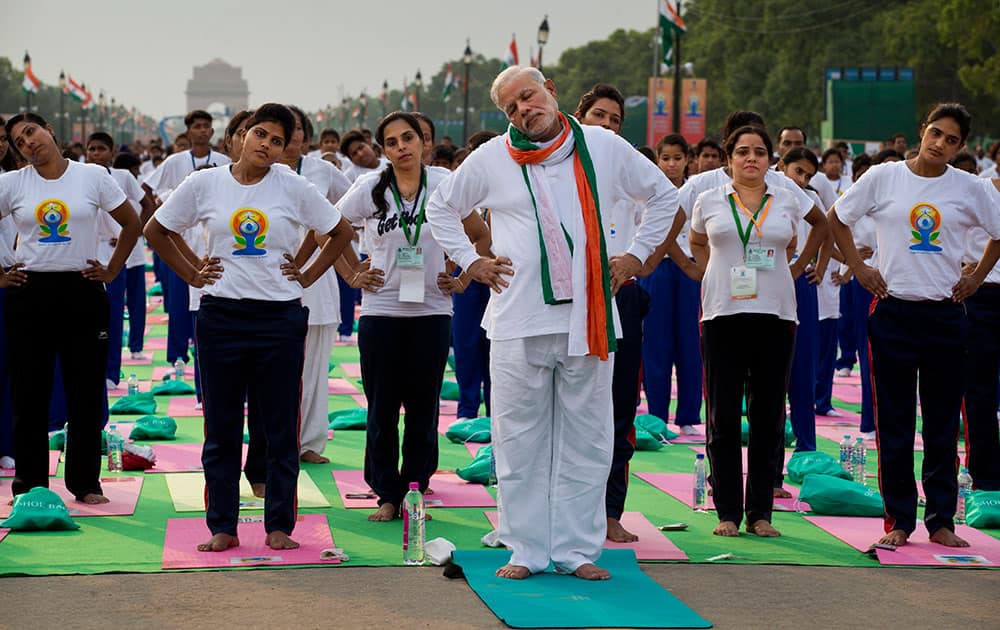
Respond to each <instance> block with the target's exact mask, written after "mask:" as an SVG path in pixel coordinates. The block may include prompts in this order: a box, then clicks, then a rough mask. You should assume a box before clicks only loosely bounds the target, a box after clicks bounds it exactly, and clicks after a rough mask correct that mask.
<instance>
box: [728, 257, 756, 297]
mask: <svg viewBox="0 0 1000 630" xmlns="http://www.w3.org/2000/svg"><path fill="white" fill-rule="evenodd" d="M729 295H730V297H731V298H732V299H734V300H752V299H754V298H756V297H757V270H756V269H754V268H752V267H746V266H742V265H741V266H739V267H732V268H731V269H730V270H729Z"/></svg>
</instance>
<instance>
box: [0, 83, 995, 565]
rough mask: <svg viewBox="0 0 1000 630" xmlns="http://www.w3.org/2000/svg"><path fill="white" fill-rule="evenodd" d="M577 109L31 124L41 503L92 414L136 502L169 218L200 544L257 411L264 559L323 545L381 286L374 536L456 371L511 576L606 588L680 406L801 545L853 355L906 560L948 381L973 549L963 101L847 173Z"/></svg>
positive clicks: (14, 346)
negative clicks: (835, 386)
mask: <svg viewBox="0 0 1000 630" xmlns="http://www.w3.org/2000/svg"><path fill="white" fill-rule="evenodd" d="M556 94H557V92H556V87H555V85H554V84H553V83H552V81H551V80H548V79H546V78H545V77H544V76H543V75H542V73H541V72H540V71H539V70H537V69H535V68H522V67H518V66H513V67H510V68H507V69H506V70H504V71H503V72H501V73H500V74H499V75H498V76H497V77H496V79H495V80H494V82H493V85H492V88H491V93H490V96H491V99H492V100H493V102H494V104H495V105H496V106H497V107H498V108H499V109H500V110H501V111H502V112H503V113H504V114H505V115H506V117H507V119H508V121H509V123H510V124H509V126H508V128H507V131H506V132H505V133H503V134H497V133H494V132H480V133H477V134H475V135H473V136H472V137H471V138H469V139H468V141H467V143H466V145H465V146H455V145H454V144H453V143H452V141H451V139H450V138H442V139H441V140H440V142H439V141H438V139H437V138H436V134H435V128H434V122H433V121H432V120H431V119H429V118H428V117H427V116H424V115H422V114H420V113H418V112H411V113H407V112H393V113H391V114H388V115H387V116H385V117H383V119H382V120H381V121H380V122H379V124H378V127H377V129H376V130H375V131H374V133H373V132H372V131H371V130H368V129H364V128H361V129H352V130H349V131H346V132H345V133H343V135H341V133H339V132H338V131H337V130H334V129H324V130H322V131H321V132H320V133H319V134H318V135H317V134H316V130H314V129H313V126H312V123H311V122H310V120H309V118H308V117H307V116H306V115H305V114H304V113H303V112H302V110H300V109H299V108H298V107H295V106H293V105H282V104H277V103H265V104H263V105H260V106H259V107H257V108H256V109H254V110H250V111H241V112H237V113H236V114H235V115H233V116H232V117H231V119H230V120H229V123H228V127H227V128H226V130H225V133H224V134H223V137H222V138H219V139H216V141H215V142H214V143H213V137H212V136H213V127H212V123H213V119H212V116H211V115H210V114H208V113H206V112H203V111H200V110H195V111H192V112H190V113H189V114H188V115H187V116H186V117H185V119H184V123H185V126H186V131H185V132H184V133H182V134H180V135H178V136H177V137H175V138H173V139H172V144H171V145H170V146H168V147H165V148H164V147H163V146H162V144H161V143H159V142H151V143H149V144H148V145H144V144H142V143H138V142H137V143H135V144H134V145H132V146H127V145H123V146H121V147H120V148H118V149H117V150H116V143H115V140H114V139H113V138H112V137H111V136H110V135H108V134H107V133H105V132H102V131H98V132H95V133H93V134H91V135H90V136H89V137H88V138H87V139H86V143H85V144H82V145H74V146H70V147H67V148H66V149H65V150H64V149H62V148H61V147H60V146H59V145H58V144H57V142H56V141H55V138H54V134H53V133H52V128H51V126H50V125H49V124H48V123H47V122H46V121H45V120H44V119H43V118H41V117H40V116H38V115H36V114H33V113H22V114H18V115H15V116H13V117H12V118H11V119H10V120H7V121H5V123H4V126H3V131H0V134H3V135H2V136H0V171H2V172H3V174H2V175H0V263H2V266H3V272H2V274H0V300H2V301H3V308H0V316H2V317H3V318H4V324H3V335H2V339H3V342H4V345H5V349H6V352H5V354H4V356H3V361H2V363H3V365H2V370H0V379H2V381H3V384H2V386H3V388H4V389H3V390H2V391H3V392H4V394H3V398H2V399H3V403H4V408H3V410H2V413H3V415H2V416H0V456H3V458H2V459H0V464H2V465H3V466H4V467H6V468H13V467H14V464H15V461H16V476H15V478H14V482H13V491H14V493H15V494H20V493H23V492H25V491H27V490H29V489H30V488H32V487H35V486H45V485H47V479H48V476H47V461H48V460H47V457H46V450H47V432H48V431H50V430H53V429H59V428H62V427H63V426H64V423H65V425H66V427H67V434H66V435H67V449H66V452H67V459H66V483H67V488H68V489H69V490H70V492H72V494H73V495H74V496H75V497H76V499H77V500H79V501H84V502H88V503H101V502H106V501H107V499H106V497H105V496H104V495H103V493H102V489H101V484H100V451H101V444H100V440H101V429H102V426H103V424H104V423H105V422H106V420H107V413H108V412H107V396H108V390H110V389H114V388H116V387H117V386H118V384H119V381H120V379H121V372H120V369H121V361H122V347H121V341H120V340H121V339H122V333H123V329H124V326H123V319H124V317H125V311H126V310H127V312H128V319H129V336H128V342H127V346H128V352H130V353H131V356H132V358H134V359H141V358H143V357H144V355H143V338H142V333H143V329H144V317H145V311H146V305H145V295H146V289H147V287H146V286H145V260H146V250H145V248H144V247H143V244H142V240H141V239H140V233H141V235H143V236H144V237H145V242H146V244H147V245H148V247H149V248H150V249H151V250H152V252H153V260H154V273H155V275H156V279H157V281H158V282H159V283H160V286H161V288H162V291H163V296H164V306H165V310H166V312H167V314H168V336H167V351H166V360H167V362H168V363H170V364H171V365H177V364H178V363H182V364H185V365H187V364H191V363H193V364H194V368H195V373H196V378H195V382H196V385H197V393H196V395H197V398H198V403H199V405H200V406H201V407H202V408H203V413H204V418H205V443H204V447H203V452H202V463H203V466H204V470H205V483H206V520H207V525H208V528H209V530H210V532H211V534H212V535H211V538H210V539H209V540H207V541H206V542H204V543H202V544H201V545H199V547H198V548H199V549H200V550H202V551H206V552H211V551H220V550H225V549H228V548H230V547H233V546H236V545H238V544H239V540H238V538H237V536H236V529H237V521H238V507H239V506H238V502H239V496H238V486H239V483H238V482H239V476H240V474H241V470H240V468H241V463H242V462H241V444H242V434H243V426H244V418H245V419H246V420H245V421H246V424H247V427H248V432H249V436H250V438H249V439H250V445H249V449H248V454H247V457H246V461H245V464H243V470H242V473H243V474H245V475H246V477H247V480H248V481H249V482H250V483H251V486H252V488H253V491H254V493H255V494H257V495H258V496H261V497H263V498H264V499H265V530H266V531H267V544H268V545H269V546H271V547H272V548H274V549H283V548H293V547H295V546H297V543H296V542H295V541H294V540H293V539H292V538H291V535H292V533H293V529H294V524H295V510H296V497H295V488H296V479H297V476H298V474H299V466H300V462H308V463H327V462H329V460H328V459H327V458H326V457H325V456H324V455H323V451H324V447H325V444H326V441H327V440H326V426H327V411H328V409H327V371H328V363H327V362H328V359H329V357H330V352H331V350H332V347H333V343H334V341H336V340H338V339H339V340H346V339H348V338H350V337H352V336H353V335H354V317H355V315H354V313H355V305H356V302H357V301H358V300H360V305H361V310H360V319H359V321H358V325H357V344H358V350H359V354H360V360H361V373H362V379H363V384H364V394H365V397H366V399H367V438H366V440H367V441H366V448H365V455H364V478H365V481H366V482H367V483H368V485H369V486H370V487H371V489H372V491H373V493H374V494H375V495H376V496H377V497H378V509H377V510H376V511H375V512H374V513H373V514H371V516H370V517H369V520H371V521H392V520H395V519H397V518H399V516H400V511H401V508H402V502H403V496H404V494H405V493H406V491H407V488H408V484H409V483H411V482H416V483H418V484H419V487H420V490H421V491H423V492H427V493H429V492H432V491H433V490H432V489H431V488H430V483H431V476H432V474H433V473H434V471H435V470H437V465H438V446H437V439H438V438H437V431H436V429H437V425H438V414H439V402H438V395H439V392H440V389H441V385H442V379H443V374H444V371H445V366H446V363H447V359H448V356H449V352H450V351H451V350H453V352H454V357H455V373H456V378H457V381H458V384H459V388H460V392H461V393H460V400H459V403H458V414H457V415H458V418H459V419H460V420H464V419H471V418H475V417H477V416H479V415H480V408H481V405H483V403H485V406H486V413H487V415H489V416H490V417H491V434H492V444H493V447H494V453H495V457H496V472H497V477H498V482H499V483H498V492H499V494H500V496H502V500H503V510H501V511H500V518H499V525H498V529H497V534H498V538H499V540H500V541H501V542H502V543H503V544H505V545H506V546H507V547H509V548H510V549H511V550H512V555H511V557H510V560H509V562H508V563H507V564H506V565H504V566H503V567H501V568H500V569H498V575H501V576H503V577H507V578H512V579H522V578H526V577H528V576H530V575H531V574H533V573H537V572H540V571H544V570H546V568H547V567H549V566H550V564H551V565H554V566H555V568H556V570H557V571H560V572H564V573H568V574H574V575H577V576H579V577H581V578H584V579H607V578H608V577H610V576H609V574H608V572H607V571H606V570H604V569H602V568H600V567H599V566H598V564H597V563H598V561H599V557H600V551H601V548H602V546H603V544H604V541H605V539H606V538H608V539H611V540H615V541H620V542H629V541H635V540H637V537H636V536H635V534H634V533H632V532H629V531H627V530H626V529H625V528H624V527H623V526H622V524H621V522H620V521H621V516H622V513H623V510H624V506H625V499H626V494H627V489H628V464H629V460H630V459H631V457H632V454H633V451H634V442H635V437H634V436H635V428H634V418H635V414H636V409H637V407H638V404H639V402H640V395H641V392H642V391H645V396H646V399H647V401H648V406H649V411H650V413H652V414H654V415H656V416H658V417H660V418H661V419H663V420H665V421H670V422H672V423H673V424H675V425H676V426H677V427H678V430H679V431H680V432H681V433H683V434H699V433H702V432H704V434H705V436H706V450H707V455H708V459H709V462H710V464H711V476H710V484H711V489H712V493H713V499H714V502H715V505H716V509H717V514H718V519H719V524H718V526H717V527H716V528H715V530H714V533H715V534H717V535H720V536H737V535H740V528H741V524H742V525H743V526H744V527H745V530H746V531H747V532H748V533H751V534H753V535H757V536H763V537H775V536H780V532H779V531H778V530H777V529H776V528H775V527H774V526H773V524H772V507H773V501H774V498H775V497H781V496H787V491H786V490H785V489H784V488H783V487H782V486H783V478H782V467H783V452H784V426H785V422H786V418H787V420H789V421H790V423H791V426H792V428H793V431H794V434H795V439H796V449H797V450H800V451H810V450H815V449H816V415H817V414H818V415H825V416H837V415H840V412H838V410H837V409H835V408H834V407H833V404H832V397H831V391H832V383H833V378H834V375H835V374H838V375H840V376H846V375H849V374H850V373H851V371H852V370H853V368H854V366H855V364H859V366H860V373H861V388H862V412H861V420H860V426H859V427H858V428H859V430H860V431H861V432H863V433H866V434H867V433H871V434H873V435H874V437H875V438H876V440H877V448H878V455H879V483H880V488H881V491H882V496H883V499H884V505H885V532H886V534H885V537H884V538H883V539H882V541H881V542H883V543H886V544H895V545H900V544H905V543H906V541H907V539H908V538H909V536H910V535H911V534H912V533H913V532H914V530H915V528H916V524H917V491H916V483H915V479H914V474H913V468H914V459H913V458H914V455H913V450H914V448H913V447H914V432H915V429H916V419H917V409H916V404H917V400H918V393H919V400H920V405H921V413H920V418H921V420H922V432H923V442H924V457H923V487H924V491H925V493H926V512H925V518H924V523H925V526H926V527H927V529H928V533H929V534H930V536H931V539H932V540H934V541H936V542H939V543H942V544H945V545H949V546H955V547H960V546H964V545H965V544H966V543H965V541H963V540H962V539H961V538H959V537H958V536H956V535H955V533H954V513H955V506H956V496H957V482H956V477H957V472H958V470H957V465H958V452H957V440H958V437H959V431H960V427H962V426H963V425H964V427H965V440H966V445H967V465H968V468H969V470H970V472H971V475H972V477H973V480H974V484H975V486H976V487H978V488H981V489H986V490H1000V438H998V424H997V408H998V380H1000V376H998V371H1000V332H998V331H1000V271H998V270H995V269H994V267H995V264H996V262H997V259H998V257H1000V180H998V179H995V178H996V176H997V172H996V163H995V162H996V160H997V155H996V154H997V145H996V144H994V145H993V146H991V147H990V148H989V150H988V152H987V151H983V150H982V148H981V147H978V148H977V149H976V150H975V151H973V152H966V151H964V148H965V146H966V141H967V139H968V138H969V135H970V132H971V121H972V117H971V115H970V114H969V113H968V112H967V111H966V110H965V108H964V107H962V106H961V105H959V104H955V103H947V104H939V105H937V106H935V107H934V108H933V109H932V110H931V111H930V112H929V113H928V115H927V116H926V118H925V119H924V121H923V123H922V124H921V126H920V128H919V130H918V134H917V135H918V137H919V143H918V144H917V145H916V146H913V147H910V146H909V144H908V140H907V135H906V134H897V136H893V137H892V138H890V139H889V140H888V141H887V142H886V143H885V145H886V148H885V149H883V150H881V151H880V152H878V153H877V154H875V155H871V156H870V155H867V154H858V155H852V153H851V150H850V147H849V146H848V145H847V144H846V143H838V144H837V145H835V146H832V147H831V148H829V149H827V150H826V151H823V152H822V153H820V154H817V152H816V151H814V150H812V149H810V148H808V146H807V138H806V133H805V131H804V130H803V128H802V127H800V126H795V125H788V126H784V127H782V128H780V130H779V131H778V133H777V135H776V136H775V137H774V139H772V136H771V133H770V132H769V131H768V126H767V124H766V123H765V121H764V120H763V118H762V117H761V116H760V115H759V114H757V113H755V112H751V111H736V112H732V113H731V114H730V115H729V116H728V117H727V119H726V121H725V124H724V126H723V128H722V129H721V130H720V134H719V136H718V138H717V139H716V138H714V137H706V138H704V139H701V140H700V141H699V142H698V143H697V144H696V145H694V146H690V145H689V143H688V142H687V140H686V139H685V138H684V137H683V136H681V135H678V134H669V135H667V136H664V137H663V138H661V139H660V140H659V141H658V142H657V144H656V146H655V147H638V149H637V148H635V147H633V146H632V145H631V144H629V143H628V142H627V141H626V140H624V139H623V138H622V137H620V135H618V134H619V131H620V129H621V125H622V120H623V118H624V116H625V107H624V99H623V98H622V95H621V94H620V92H619V91H618V90H617V89H615V88H614V87H613V86H611V85H607V84H599V85H596V86H594V88H593V89H592V90H591V91H589V92H587V93H586V94H585V95H584V96H583V97H582V98H581V99H580V102H579V103H578V105H577V108H576V110H575V111H574V113H573V114H572V115H570V114H568V113H564V112H562V111H560V109H559V106H558V103H557V99H556ZM980 171H982V172H981V173H980ZM977 174H980V175H981V176H979V177H977V176H976V175H977ZM70 304H71V305H72V307H71V308H67V305H70ZM192 344H193V348H194V351H193V352H191V348H192ZM450 349H451V350H450ZM838 349H839V356H838ZM14 368H16V369H14ZM675 375H676V398H677V400H676V401H675V402H674V404H673V405H672V400H671V398H672V394H671V388H672V381H673V379H674V376H675ZM703 403H704V418H705V427H704V428H703V429H702V428H700V427H698V426H697V425H699V424H701V423H702V405H703ZM401 407H402V409H403V411H404V418H403V431H402V443H400V435H399V413H400V408H401ZM672 409H674V411H672ZM744 416H745V417H746V419H747V423H748V425H749V444H748V456H747V466H748V470H747V471H743V469H742V468H743V466H742V463H741V455H740V445H741V435H740V434H741V421H742V418H743V417H744ZM963 420H964V422H963ZM744 473H746V474H745V476H744Z"/></svg>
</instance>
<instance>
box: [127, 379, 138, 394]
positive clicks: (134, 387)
mask: <svg viewBox="0 0 1000 630" xmlns="http://www.w3.org/2000/svg"><path fill="white" fill-rule="evenodd" d="M138 393H139V377H138V376H136V375H135V374H129V375H128V395H129V396H135V395H136V394H138Z"/></svg>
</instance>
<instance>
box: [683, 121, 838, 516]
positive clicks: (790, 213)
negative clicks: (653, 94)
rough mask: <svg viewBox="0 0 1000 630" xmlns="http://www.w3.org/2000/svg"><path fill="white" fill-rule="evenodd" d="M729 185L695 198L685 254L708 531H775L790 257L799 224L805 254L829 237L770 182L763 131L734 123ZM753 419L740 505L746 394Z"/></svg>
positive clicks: (792, 318)
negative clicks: (698, 361) (698, 311)
mask: <svg viewBox="0 0 1000 630" xmlns="http://www.w3.org/2000/svg"><path fill="white" fill-rule="evenodd" d="M725 148H726V153H727V154H728V155H729V159H730V167H731V169H732V178H733V179H732V182H731V183H728V184H725V185H723V186H720V187H718V188H714V189H711V190H708V191H707V192H704V193H702V194H701V195H699V196H698V198H697V200H696V201H695V203H694V209H693V211H692V214H691V237H690V242H691V251H692V253H693V254H694V256H695V260H696V261H697V264H698V266H699V267H700V268H701V269H702V270H703V272H704V275H703V280H702V290H701V294H702V301H701V308H702V317H701V321H702V357H703V362H704V366H705V367H704V370H705V399H706V418H707V423H706V424H707V431H706V435H707V443H706V450H707V452H708V458H709V461H710V462H711V465H712V477H711V483H712V491H713V497H712V498H713V501H714V502H715V507H716V511H717V513H718V517H719V525H718V526H717V527H716V528H715V530H714V532H713V533H714V534H716V535H718V536H737V535H739V524H740V522H741V521H742V519H743V514H744V512H745V513H746V520H747V531H749V532H750V533H753V534H756V535H757V536H778V535H780V534H779V533H778V531H777V530H776V529H774V527H772V526H771V510H772V504H773V490H772V488H773V486H774V480H775V479H776V477H777V475H779V474H780V472H781V466H782V463H783V462H782V458H781V450H780V449H779V448H778V445H779V444H780V441H781V440H783V439H784V431H783V427H784V417H785V416H784V411H785V396H786V394H787V387H788V373H789V369H790V366H791V361H792V348H793V345H794V341H795V324H796V303H795V285H794V281H793V279H792V272H791V270H790V268H789V263H788V260H789V258H790V257H791V254H792V253H794V251H795V250H794V242H795V235H796V231H797V228H798V224H799V221H802V220H805V221H808V222H809V223H810V224H812V225H813V228H814V229H812V230H811V231H810V234H809V236H808V238H807V239H806V243H805V245H804V246H803V248H802V254H801V256H802V257H804V258H805V259H806V260H809V259H811V258H812V257H813V256H814V255H815V254H816V251H817V249H818V248H819V244H820V243H821V242H822V241H823V239H824V238H825V233H826V221H825V220H824V218H823V215H822V213H821V212H820V211H819V209H817V208H815V207H814V206H812V205H811V204H806V205H805V206H803V205H802V203H801V202H800V200H799V198H798V197H797V196H796V193H797V192H798V190H797V189H795V190H793V189H791V188H786V187H781V186H776V185H775V186H769V185H767V184H766V183H765V174H766V173H767V172H768V170H769V158H770V156H771V154H772V150H773V149H772V145H771V140H770V138H769V137H768V135H767V132H766V131H764V129H762V128H760V127H756V126H746V127H740V128H739V129H736V130H735V131H733V132H732V133H731V134H730V136H729V138H727V139H726V143H725ZM744 392H746V396H747V421H748V422H749V424H750V442H749V445H748V458H747V459H748V466H749V470H748V471H747V472H748V474H747V477H746V501H745V503H744V500H743V488H742V485H743V474H742V466H741V457H740V420H741V416H742V412H741V409H742V401H743V394H744Z"/></svg>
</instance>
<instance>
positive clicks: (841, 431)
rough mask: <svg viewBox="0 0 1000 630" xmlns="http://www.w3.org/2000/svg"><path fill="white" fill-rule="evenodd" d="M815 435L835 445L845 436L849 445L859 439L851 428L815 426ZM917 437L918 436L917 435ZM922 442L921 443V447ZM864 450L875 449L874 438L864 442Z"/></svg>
mask: <svg viewBox="0 0 1000 630" xmlns="http://www.w3.org/2000/svg"><path fill="white" fill-rule="evenodd" d="M816 435H817V436H819V437H825V438H826V439H828V440H833V441H834V442H836V443H838V444H839V443H840V441H841V440H843V439H844V436H845V435H850V436H851V443H852V444H853V443H854V442H855V438H858V437H861V435H860V434H859V433H858V429H857V428H856V427H855V428H851V427H831V426H821V425H816ZM918 437H919V434H918ZM922 445H923V442H922V441H921V446H922ZM865 448H867V449H868V450H872V449H874V448H875V438H872V439H870V440H865Z"/></svg>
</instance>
